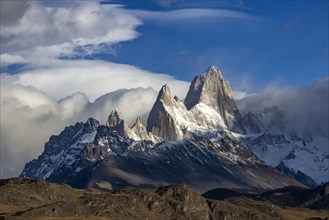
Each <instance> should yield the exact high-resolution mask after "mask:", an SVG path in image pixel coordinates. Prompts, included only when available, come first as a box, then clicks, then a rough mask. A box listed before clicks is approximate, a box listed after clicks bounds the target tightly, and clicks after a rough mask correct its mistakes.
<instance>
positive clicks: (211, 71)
mask: <svg viewBox="0 0 329 220" xmlns="http://www.w3.org/2000/svg"><path fill="white" fill-rule="evenodd" d="M199 103H203V104H205V105H207V106H210V107H212V108H213V109H215V110H216V112H218V113H219V115H220V116H221V118H222V120H223V121H224V124H225V126H226V128H227V129H228V130H233V131H238V132H242V133H244V132H245V130H244V127H243V124H242V118H241V115H240V112H239V110H238V108H237V106H236V103H235V101H234V98H233V95H232V91H231V88H230V85H229V83H228V82H227V81H225V80H224V78H223V76H222V74H221V72H220V70H219V69H218V68H217V67H214V66H211V67H209V68H208V70H207V71H206V72H205V74H204V75H202V76H196V77H195V78H194V79H193V82H192V84H191V86H190V89H189V91H188V93H187V96H186V99H185V102H184V104H185V106H186V108H187V109H188V110H190V109H192V108H193V107H194V106H196V105H197V104H199Z"/></svg>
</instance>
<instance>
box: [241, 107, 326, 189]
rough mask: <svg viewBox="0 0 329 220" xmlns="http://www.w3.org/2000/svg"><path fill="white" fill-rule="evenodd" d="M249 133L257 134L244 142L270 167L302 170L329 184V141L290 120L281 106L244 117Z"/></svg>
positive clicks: (317, 180)
mask: <svg viewBox="0 0 329 220" xmlns="http://www.w3.org/2000/svg"><path fill="white" fill-rule="evenodd" d="M243 120H244V124H245V127H246V130H247V131H248V132H249V133H252V134H257V135H254V136H251V137H245V138H242V139H241V140H242V141H243V142H244V144H245V145H246V146H247V147H248V148H249V149H250V150H252V151H253V152H254V153H255V154H256V155H257V156H258V157H260V158H261V159H263V160H264V161H265V162H266V163H267V164H270V165H272V166H274V167H275V166H277V165H279V164H280V163H283V164H284V165H285V166H287V167H289V168H291V169H293V170H295V171H296V172H297V171H298V170H299V171H301V172H303V173H305V174H307V175H308V176H310V177H312V178H313V179H314V180H316V182H317V183H321V182H328V181H329V140H328V138H326V137H323V136H322V135H321V134H320V133H318V132H316V131H311V130H308V129H307V128H303V129H301V127H300V126H298V127H295V126H292V124H296V123H295V122H293V121H291V119H286V118H285V116H284V114H283V112H281V111H280V109H279V108H278V107H277V106H273V107H270V108H265V109H264V111H262V112H260V113H258V114H252V113H251V112H249V113H248V114H247V115H246V116H245V117H244V118H243Z"/></svg>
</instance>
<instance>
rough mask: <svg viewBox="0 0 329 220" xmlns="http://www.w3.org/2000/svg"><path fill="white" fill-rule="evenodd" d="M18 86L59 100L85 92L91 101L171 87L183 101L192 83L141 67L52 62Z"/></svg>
mask: <svg viewBox="0 0 329 220" xmlns="http://www.w3.org/2000/svg"><path fill="white" fill-rule="evenodd" d="M16 80H17V82H18V83H20V84H22V85H24V86H33V87H34V88H36V89H38V90H40V91H43V92H45V93H46V94H48V95H49V96H51V97H52V98H54V99H55V100H59V99H61V98H64V97H66V96H68V95H71V94H73V93H76V92H82V93H85V94H86V95H87V96H88V98H89V99H90V100H91V101H94V100H95V99H96V98H98V97H100V96H101V95H104V94H106V93H109V92H113V91H115V90H118V89H122V88H126V89H130V88H137V87H143V88H147V87H152V88H153V89H154V90H156V91H157V90H159V89H160V88H161V86H162V85H164V84H166V83H167V84H168V85H169V86H170V87H171V89H172V91H173V94H176V95H178V96H179V97H180V98H184V97H185V95H186V91H187V89H188V86H189V83H187V82H184V81H179V80H176V79H174V78H173V77H171V76H169V75H166V74H155V73H152V72H149V71H146V70H142V69H140V68H137V67H134V66H131V65H125V64H116V63H110V62H105V61H97V60H52V61H51V63H50V61H49V62H47V63H45V64H41V65H39V66H33V67H32V69H31V70H27V71H25V72H22V73H19V74H16Z"/></svg>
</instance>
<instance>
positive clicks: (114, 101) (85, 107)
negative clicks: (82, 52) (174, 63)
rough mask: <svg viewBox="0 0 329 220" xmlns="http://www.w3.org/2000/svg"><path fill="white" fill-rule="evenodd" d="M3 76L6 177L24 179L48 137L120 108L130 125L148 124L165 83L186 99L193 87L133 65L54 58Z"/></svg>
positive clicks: (3, 171)
mask: <svg viewBox="0 0 329 220" xmlns="http://www.w3.org/2000/svg"><path fill="white" fill-rule="evenodd" d="M49 61H50V60H49ZM0 76H1V83H2V84H1V137H0V139H1V178H4V177H10V176H15V175H19V174H20V172H21V170H22V168H23V166H24V164H25V163H26V162H28V161H30V160H32V159H34V158H36V157H37V156H38V155H40V154H41V153H42V151H43V146H44V143H45V142H46V141H47V140H48V139H49V137H50V136H51V135H53V134H58V133H59V132H60V131H61V130H62V129H63V128H64V127H65V126H67V125H70V124H74V123H75V122H77V121H86V120H87V118H89V117H93V118H96V119H98V120H99V121H100V122H101V123H103V124H104V123H105V121H106V119H107V117H108V115H109V114H110V112H111V111H112V110H114V109H116V108H118V109H120V110H121V111H122V112H123V115H124V117H125V119H126V121H127V122H128V124H129V125H132V124H133V122H134V121H135V119H136V117H137V116H142V118H143V121H144V123H146V117H147V115H148V112H149V111H150V109H151V107H152V106H153V104H154V101H155V99H156V96H157V91H158V90H159V89H160V88H161V86H162V85H163V84H165V83H167V84H168V85H169V86H171V88H172V91H173V94H177V95H178V96H179V97H181V98H184V97H185V95H186V92H187V89H188V86H189V84H188V83H187V82H184V81H179V80H176V79H174V78H172V77H171V76H169V75H165V74H154V73H151V72H148V71H145V70H142V69H139V68H137V67H134V66H130V65H123V64H114V63H109V62H105V61H87V60H71V61H69V60H66V61H65V60H52V61H51V62H47V63H45V64H40V65H39V66H33V68H32V69H31V70H28V71H25V72H22V73H18V74H15V75H8V74H1V75H0ZM137 87H139V88H137ZM142 87H143V88H142ZM122 88H126V89H123V90H122ZM118 89H121V90H118ZM115 90H118V91H115ZM77 91H79V92H77ZM110 92H112V93H110ZM104 94H106V95H104Z"/></svg>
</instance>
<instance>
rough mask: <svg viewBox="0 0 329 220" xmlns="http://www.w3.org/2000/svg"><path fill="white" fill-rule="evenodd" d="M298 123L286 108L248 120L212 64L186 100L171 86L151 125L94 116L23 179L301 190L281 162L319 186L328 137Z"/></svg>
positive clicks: (48, 148)
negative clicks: (102, 121)
mask: <svg viewBox="0 0 329 220" xmlns="http://www.w3.org/2000/svg"><path fill="white" fill-rule="evenodd" d="M132 107H133V106H132ZM292 124H294V126H292ZM296 124H298V123H292V122H291V121H287V120H286V118H285V116H284V114H283V113H282V112H281V111H280V109H279V108H278V107H271V108H266V109H265V110H264V111H263V112H261V113H258V114H253V113H248V114H247V115H246V116H245V117H243V118H242V117H241V115H240V112H239V109H238V108H237V106H236V104H235V101H234V99H233V96H232V93H231V89H230V86H229V84H228V82H226V81H225V80H224V78H223V76H222V75H221V72H220V71H219V70H218V68H216V67H210V68H208V70H207V71H206V72H205V73H204V74H203V75H201V76H197V77H195V79H194V80H193V82H192V84H191V86H190V90H189V92H188V94H187V97H186V99H185V100H184V102H183V101H181V100H179V99H178V98H177V97H174V98H173V97H172V96H171V93H170V89H169V87H168V86H167V85H164V86H163V87H162V88H161V90H160V91H159V94H158V97H157V99H156V100H155V103H154V105H153V107H152V110H151V111H150V114H149V117H148V120H147V126H146V127H145V126H144V125H143V124H142V122H141V119H140V118H139V117H137V119H136V123H135V124H134V125H133V126H132V127H131V128H129V127H128V126H127V124H126V123H125V120H124V118H123V115H122V114H121V113H120V112H119V111H118V110H114V111H112V112H111V114H110V115H109V117H108V120H107V121H106V123H105V125H100V123H99V122H98V121H96V120H95V119H89V120H88V121H87V122H86V123H77V124H76V125H74V126H69V127H67V128H65V129H64V131H63V132H62V133H61V134H59V135H57V136H52V137H51V138H50V140H49V142H47V143H46V145H45V150H44V152H43V153H42V155H41V156H39V158H38V159H36V160H33V161H31V162H30V163H28V164H26V166H25V168H24V170H23V172H22V174H21V175H22V176H24V177H33V178H41V179H47V180H50V181H54V182H66V183H69V184H71V185H73V186H76V187H93V186H95V185H96V186H98V185H104V184H99V183H100V182H101V183H104V182H106V184H105V185H107V186H111V187H110V188H111V190H114V189H118V188H120V187H123V186H127V185H133V186H139V187H144V186H150V185H152V186H159V185H167V184H172V183H180V182H184V183H186V184H187V185H189V186H191V187H192V188H193V189H196V190H198V191H200V192H202V191H206V190H209V189H211V188H218V187H226V188H237V189H240V190H242V189H245V190H248V191H257V190H258V191H259V190H268V189H273V188H280V187H284V186H287V185H301V184H300V183H298V182H296V181H295V180H293V179H292V178H290V177H288V176H286V175H283V174H281V173H279V172H278V171H277V170H276V169H274V168H273V167H276V166H278V165H279V164H280V166H281V168H284V169H281V170H288V171H289V176H293V175H292V173H294V172H295V173H296V176H297V174H298V176H299V177H298V178H299V180H301V179H302V180H305V181H306V182H307V183H310V184H309V185H311V184H312V180H311V178H309V177H307V176H306V175H304V173H305V174H307V175H309V176H311V177H312V178H314V179H315V180H316V181H317V182H318V183H320V182H323V181H329V177H328V175H329V174H328V173H329V172H328V166H329V156H328V155H329V154H328V147H327V146H328V139H327V138H325V137H323V136H321V135H320V134H318V133H314V132H311V131H309V130H307V129H296V126H295V125H296ZM297 128H299V127H298V126H297ZM259 158H260V159H259ZM262 160H264V161H265V163H264V162H263V161H262ZM268 165H272V166H273V167H270V166H268ZM286 168H287V169H286ZM303 175H304V176H303ZM296 179H297V178H296ZM306 182H305V183H306Z"/></svg>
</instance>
